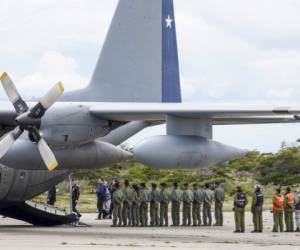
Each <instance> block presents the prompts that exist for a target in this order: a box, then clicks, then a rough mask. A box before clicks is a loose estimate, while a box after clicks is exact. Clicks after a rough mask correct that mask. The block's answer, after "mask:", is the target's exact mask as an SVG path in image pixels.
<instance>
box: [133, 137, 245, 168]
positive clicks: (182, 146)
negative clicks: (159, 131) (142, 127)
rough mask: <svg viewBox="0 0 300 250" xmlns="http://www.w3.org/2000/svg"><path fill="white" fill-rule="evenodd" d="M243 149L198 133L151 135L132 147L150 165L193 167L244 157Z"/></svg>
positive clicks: (157, 166) (137, 157)
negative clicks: (190, 134) (192, 134)
mask: <svg viewBox="0 0 300 250" xmlns="http://www.w3.org/2000/svg"><path fill="white" fill-rule="evenodd" d="M246 153H247V151H246V150H241V149H238V148H234V147H231V146H228V145H225V144H222V143H219V142H216V141H212V140H209V139H206V138H204V137H199V136H174V135H165V136H155V137H152V138H150V139H146V140H144V141H143V142H141V143H140V144H138V145H137V146H136V147H135V148H134V153H133V154H134V157H135V158H136V159H137V160H138V161H140V162H141V163H143V164H145V165H147V166H149V167H153V168H166V169H179V168H180V169H197V168H203V167H206V166H208V165H210V164H216V163H223V162H227V161H230V160H233V159H236V158H239V157H242V156H244V155H245V154H246Z"/></svg>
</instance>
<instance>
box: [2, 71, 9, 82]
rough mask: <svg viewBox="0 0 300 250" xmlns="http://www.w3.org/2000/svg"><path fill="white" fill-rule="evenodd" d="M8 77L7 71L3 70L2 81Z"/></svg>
mask: <svg viewBox="0 0 300 250" xmlns="http://www.w3.org/2000/svg"><path fill="white" fill-rule="evenodd" d="M7 78H8V74H7V72H3V73H2V75H1V76H0V80H1V81H5V80H6V79H7Z"/></svg>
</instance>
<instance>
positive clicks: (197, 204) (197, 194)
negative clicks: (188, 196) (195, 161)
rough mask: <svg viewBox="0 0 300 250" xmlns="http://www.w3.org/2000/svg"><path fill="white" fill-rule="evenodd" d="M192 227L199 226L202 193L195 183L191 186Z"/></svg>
mask: <svg viewBox="0 0 300 250" xmlns="http://www.w3.org/2000/svg"><path fill="white" fill-rule="evenodd" d="M193 189H194V192H193V195H194V201H193V211H192V213H193V226H201V223H202V222H201V204H202V202H203V196H204V193H203V192H202V191H201V190H200V189H199V187H198V185H197V183H194V184H193Z"/></svg>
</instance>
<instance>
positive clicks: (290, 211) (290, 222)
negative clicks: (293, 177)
mask: <svg viewBox="0 0 300 250" xmlns="http://www.w3.org/2000/svg"><path fill="white" fill-rule="evenodd" d="M294 210H295V195H294V194H293V193H292V192H291V188H289V187H287V188H286V193H285V194H284V220H285V225H286V232H294V229H295V228H294Z"/></svg>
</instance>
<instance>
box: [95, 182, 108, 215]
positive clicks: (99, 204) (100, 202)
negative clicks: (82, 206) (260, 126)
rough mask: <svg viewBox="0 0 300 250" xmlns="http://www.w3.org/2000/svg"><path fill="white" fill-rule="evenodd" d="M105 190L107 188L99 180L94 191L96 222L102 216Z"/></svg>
mask: <svg viewBox="0 0 300 250" xmlns="http://www.w3.org/2000/svg"><path fill="white" fill-rule="evenodd" d="M106 188H107V187H106V186H105V183H104V180H102V179H99V185H98V187H97V190H96V194H97V209H98V220H101V219H102V215H103V203H104V202H105V195H106ZM103 216H104V215H103Z"/></svg>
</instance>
